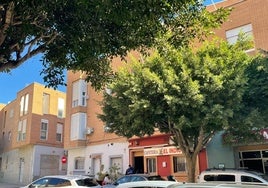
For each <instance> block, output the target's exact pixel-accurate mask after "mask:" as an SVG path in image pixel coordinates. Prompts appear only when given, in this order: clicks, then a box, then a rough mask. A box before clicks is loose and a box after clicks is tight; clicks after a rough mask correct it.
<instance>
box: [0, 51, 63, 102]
mask: <svg viewBox="0 0 268 188" xmlns="http://www.w3.org/2000/svg"><path fill="white" fill-rule="evenodd" d="M40 59H41V55H38V56H35V57H33V58H31V59H29V60H28V61H26V62H25V63H24V64H22V65H21V66H20V67H18V68H16V69H14V70H12V71H11V72H10V73H2V72H0V103H4V104H7V103H8V102H11V101H13V100H14V99H16V97H17V92H19V91H20V90H22V89H23V88H25V87H26V86H27V85H29V84H32V83H33V82H38V83H40V84H43V85H45V83H44V81H43V77H42V76H41V75H40V72H41V71H42V62H41V61H40ZM65 89H66V88H65V87H63V86H61V87H59V88H58V90H60V91H64V92H65V91H66V90H65Z"/></svg>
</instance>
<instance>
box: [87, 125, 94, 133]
mask: <svg viewBox="0 0 268 188" xmlns="http://www.w3.org/2000/svg"><path fill="white" fill-rule="evenodd" d="M93 132H94V128H91V127H87V129H86V135H90V134H92V133H93Z"/></svg>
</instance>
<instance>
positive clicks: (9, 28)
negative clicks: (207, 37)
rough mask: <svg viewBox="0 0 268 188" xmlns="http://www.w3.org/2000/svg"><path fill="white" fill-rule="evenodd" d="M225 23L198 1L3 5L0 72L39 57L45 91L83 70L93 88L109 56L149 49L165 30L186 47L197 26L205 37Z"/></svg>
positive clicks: (10, 0)
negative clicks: (68, 73) (69, 72)
mask: <svg viewBox="0 0 268 188" xmlns="http://www.w3.org/2000/svg"><path fill="white" fill-rule="evenodd" d="M225 18H226V11H224V10H222V9H219V10H217V11H216V12H213V13H208V12H207V11H205V9H204V7H203V6H202V4H201V3H200V1H199V0H180V1H168V0H159V1H148V0H147V1H133V0H117V1H116V2H115V1H110V0H102V1H85V0H76V1H68V0H57V1H50V2H49V3H48V1H45V0H2V1H1V3H0V71H4V72H9V71H10V70H11V69H13V68H16V67H18V66H20V65H21V64H22V63H24V62H25V61H26V60H27V59H29V58H31V57H33V56H35V55H37V54H39V53H42V54H43V58H42V62H43V66H44V69H43V71H42V74H43V75H44V81H45V82H46V83H47V85H48V86H49V87H54V88H56V87H57V86H58V85H62V84H64V79H63V77H64V75H63V70H65V69H67V70H74V71H84V72H85V73H86V74H87V75H88V77H87V81H91V84H92V86H94V87H95V88H97V89H98V88H101V86H103V85H104V84H105V83H106V82H107V81H109V79H110V78H111V77H112V76H113V72H112V71H111V68H110V61H111V59H112V58H113V57H114V56H122V57H124V56H125V55H126V53H127V52H128V51H130V50H134V49H140V48H150V47H151V46H152V44H153V43H154V42H155V37H156V36H159V35H162V34H163V33H165V32H166V31H167V30H170V29H171V30H173V31H174V35H173V36H172V37H171V39H170V40H172V41H173V42H174V43H176V44H182V43H187V42H188V41H189V39H191V38H195V37H196V36H201V35H203V34H204V32H203V33H201V32H200V31H201V30H199V29H196V26H197V25H198V26H200V27H202V28H204V29H203V30H202V31H205V33H208V31H209V30H208V28H210V27H215V26H217V25H219V23H221V22H222V21H223V20H224V19H225ZM175 39H176V40H175Z"/></svg>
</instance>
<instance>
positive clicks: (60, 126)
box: [56, 123, 63, 142]
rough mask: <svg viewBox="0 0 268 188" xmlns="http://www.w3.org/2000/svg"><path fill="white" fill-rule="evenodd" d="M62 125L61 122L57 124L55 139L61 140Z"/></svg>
mask: <svg viewBox="0 0 268 188" xmlns="http://www.w3.org/2000/svg"><path fill="white" fill-rule="evenodd" d="M62 128H63V125H62V124H59V123H58V124H57V132H56V141H58V142H62V132H63V130H62Z"/></svg>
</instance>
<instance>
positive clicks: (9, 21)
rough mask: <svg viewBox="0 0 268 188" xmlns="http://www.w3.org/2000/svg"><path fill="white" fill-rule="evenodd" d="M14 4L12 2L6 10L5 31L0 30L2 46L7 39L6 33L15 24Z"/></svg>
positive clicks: (0, 43)
mask: <svg viewBox="0 0 268 188" xmlns="http://www.w3.org/2000/svg"><path fill="white" fill-rule="evenodd" d="M14 7H15V5H14V2H13V1H11V2H10V3H9V4H8V7H7V10H6V16H5V20H4V24H3V29H1V30H0V46H1V45H2V44H3V42H4V41H5V39H6V31H7V30H8V28H9V26H10V25H11V24H12V22H13V14H14Z"/></svg>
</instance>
